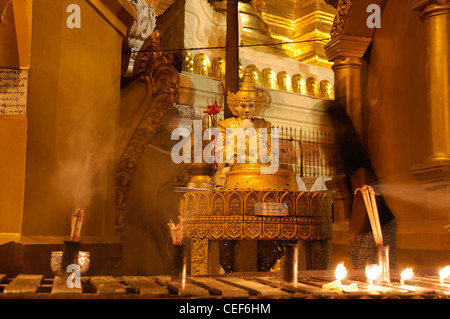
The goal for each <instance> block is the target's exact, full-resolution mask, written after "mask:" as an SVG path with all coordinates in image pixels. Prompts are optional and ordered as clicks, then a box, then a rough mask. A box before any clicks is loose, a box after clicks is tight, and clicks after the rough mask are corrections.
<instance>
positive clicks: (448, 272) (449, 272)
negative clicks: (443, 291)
mask: <svg viewBox="0 0 450 319" xmlns="http://www.w3.org/2000/svg"><path fill="white" fill-rule="evenodd" d="M449 275H450V266H446V267H444V268H442V270H441V271H440V272H439V277H440V278H441V284H444V280H445V278H447V277H448V276H449Z"/></svg>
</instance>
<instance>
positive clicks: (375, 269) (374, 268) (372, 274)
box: [366, 264, 381, 281]
mask: <svg viewBox="0 0 450 319" xmlns="http://www.w3.org/2000/svg"><path fill="white" fill-rule="evenodd" d="M380 273H381V268H380V266H378V265H375V264H373V265H368V266H366V276H367V278H368V279H369V280H371V281H372V280H375V279H376V278H377V277H378V275H379V274H380Z"/></svg>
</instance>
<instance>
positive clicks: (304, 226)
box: [180, 189, 332, 275]
mask: <svg viewBox="0 0 450 319" xmlns="http://www.w3.org/2000/svg"><path fill="white" fill-rule="evenodd" d="M266 200H268V201H271V202H285V203H286V204H287V205H288V207H289V216H283V217H269V216H255V215H254V209H253V207H252V206H254V205H255V204H256V203H257V202H260V201H262V202H264V201H266ZM201 202H203V203H210V207H209V210H210V212H211V214H208V215H205V214H204V213H203V212H202V211H201V209H199V207H201V206H202V205H203V204H200V203H201ZM331 203H332V195H331V193H326V192H300V191H259V192H255V191H253V190H242V191H239V190H233V191H231V190H224V189H218V190H210V191H199V192H189V193H186V194H184V195H183V198H182V200H181V204H180V211H181V216H182V217H183V224H184V228H183V237H184V238H185V239H188V240H191V241H192V243H193V246H192V247H193V248H192V249H193V250H192V252H191V256H192V257H191V258H192V262H193V263H192V274H193V275H205V274H207V273H206V271H207V269H208V260H207V257H205V252H204V251H203V250H201V249H207V248H204V247H205V246H206V247H207V245H208V244H207V243H205V241H208V240H219V241H220V245H221V250H220V251H221V252H220V264H221V265H222V267H223V269H225V271H226V272H230V271H231V270H232V269H233V267H234V266H233V265H234V264H233V258H234V257H233V254H234V253H233V251H234V250H233V249H234V248H233V247H234V244H233V243H234V241H236V240H258V247H261V249H262V250H263V251H261V250H260V249H258V267H262V268H261V269H263V268H264V269H266V268H267V267H269V268H267V270H268V269H270V268H271V267H272V266H273V264H274V263H275V262H276V261H277V259H279V258H280V257H281V255H282V253H283V249H282V248H283V241H284V242H286V241H292V242H296V241H298V240H305V241H321V240H330V239H331V230H332V229H331ZM189 207H194V208H195V207H197V210H194V211H191V210H190V209H189ZM312 212H313V213H312ZM260 241H263V242H264V243H265V244H264V245H263V246H264V247H265V248H264V247H263V246H260ZM274 243H275V244H274ZM197 254H200V255H199V256H196V255H197ZM201 263H204V265H203V264H201ZM261 265H262V266H261ZM261 269H259V270H261Z"/></svg>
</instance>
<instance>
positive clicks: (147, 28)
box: [125, 0, 156, 76]
mask: <svg viewBox="0 0 450 319" xmlns="http://www.w3.org/2000/svg"><path fill="white" fill-rule="evenodd" d="M129 1H130V3H131V4H132V5H133V6H134V8H135V9H136V20H135V21H134V23H133V25H132V26H131V29H130V33H129V36H128V46H129V47H130V48H131V57H130V61H129V63H128V70H127V72H126V74H125V76H130V75H132V74H133V68H134V61H135V58H136V56H137V54H138V52H139V50H140V49H141V47H142V45H143V44H144V41H145V40H146V39H147V38H148V37H149V36H150V35H151V34H152V32H153V31H154V30H155V26H156V16H155V12H154V11H153V2H152V3H150V4H148V3H147V2H146V1H145V0H129Z"/></svg>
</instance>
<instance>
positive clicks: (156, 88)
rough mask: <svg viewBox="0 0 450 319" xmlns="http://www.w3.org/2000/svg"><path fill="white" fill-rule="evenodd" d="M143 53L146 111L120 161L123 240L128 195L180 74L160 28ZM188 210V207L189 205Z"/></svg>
mask: <svg viewBox="0 0 450 319" xmlns="http://www.w3.org/2000/svg"><path fill="white" fill-rule="evenodd" d="M143 47H144V49H145V51H144V52H141V53H139V54H138V55H137V57H136V63H137V66H138V69H137V72H138V74H139V77H140V79H141V80H142V81H143V82H144V83H145V84H146V87H147V94H146V96H145V98H144V101H143V102H142V105H141V108H140V109H142V110H144V112H143V116H142V118H141V119H140V121H139V123H137V124H136V126H135V129H134V131H133V133H132V134H131V137H130V138H129V139H128V141H126V142H127V144H126V146H124V149H123V152H122V153H121V157H120V160H119V163H118V167H117V172H116V191H117V192H116V222H115V230H116V235H117V236H118V237H119V238H120V239H121V240H123V235H124V227H125V217H126V216H125V215H126V205H127V195H128V190H129V187H130V184H131V182H132V180H133V178H134V175H135V173H136V169H137V166H138V164H139V162H140V160H141V158H142V155H143V153H144V151H145V150H146V149H147V147H148V146H149V145H150V143H151V140H152V138H153V136H154V135H155V133H156V132H157V130H158V129H159V127H160V125H161V123H162V121H163V119H164V118H165V116H166V115H167V114H169V112H170V110H171V109H172V106H173V104H174V102H175V101H176V98H177V94H178V87H179V74H178V72H177V71H176V69H175V68H174V67H173V57H172V56H171V55H168V54H167V53H165V52H164V50H163V49H164V45H163V42H162V39H161V34H160V32H159V30H156V31H154V32H153V33H152V34H151V36H150V37H149V38H148V39H147V40H146V42H145V43H144V46H143ZM188 209H189V207H188Z"/></svg>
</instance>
